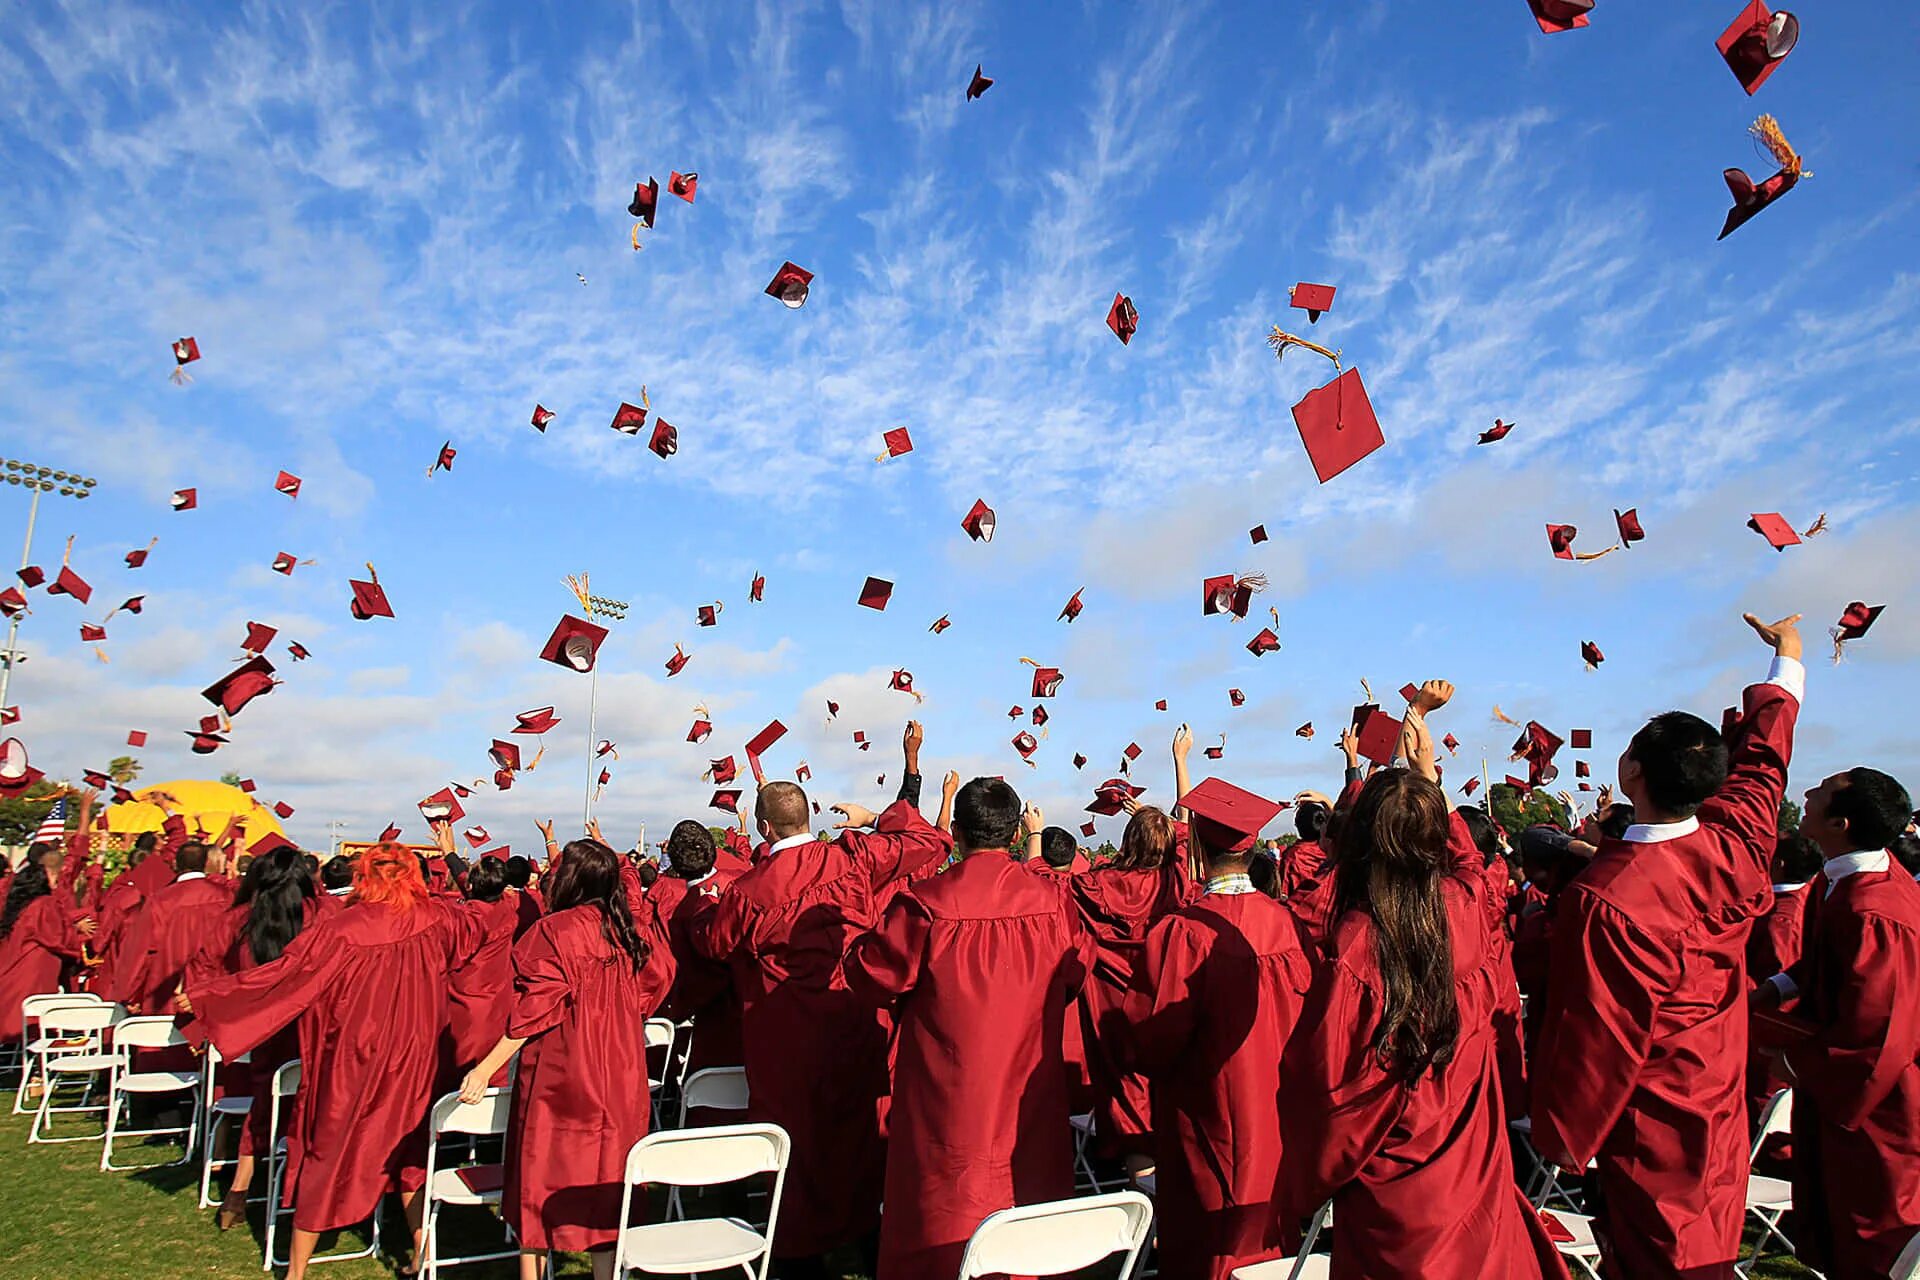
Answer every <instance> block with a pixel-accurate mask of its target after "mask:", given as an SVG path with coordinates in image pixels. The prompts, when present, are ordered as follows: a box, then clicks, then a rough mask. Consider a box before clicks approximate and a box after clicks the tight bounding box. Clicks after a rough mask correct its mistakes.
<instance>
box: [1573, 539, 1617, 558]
mask: <svg viewBox="0 0 1920 1280" xmlns="http://www.w3.org/2000/svg"><path fill="white" fill-rule="evenodd" d="M1619 549H1620V544H1619V543H1617V542H1616V543H1614V544H1613V545H1612V546H1610V547H1608V548H1607V549H1606V550H1605V551H1576V552H1574V555H1573V558H1574V559H1575V560H1598V559H1599V558H1600V557H1601V556H1610V555H1612V554H1613V553H1614V552H1616V551H1618V550H1619Z"/></svg>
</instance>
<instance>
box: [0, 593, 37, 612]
mask: <svg viewBox="0 0 1920 1280" xmlns="http://www.w3.org/2000/svg"><path fill="white" fill-rule="evenodd" d="M28 612H31V611H30V610H29V609H28V608H27V597H26V596H25V594H23V593H22V592H21V590H20V588H18V587H8V588H7V589H6V590H5V591H0V614H5V615H6V616H7V617H9V618H11V617H13V616H14V615H15V614H16V613H28Z"/></svg>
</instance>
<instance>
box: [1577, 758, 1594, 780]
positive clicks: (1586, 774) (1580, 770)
mask: <svg viewBox="0 0 1920 1280" xmlns="http://www.w3.org/2000/svg"><path fill="white" fill-rule="evenodd" d="M1573 776H1574V777H1576V778H1591V777H1592V776H1593V766H1592V765H1590V764H1588V763H1587V762H1586V761H1585V760H1575V761H1574V762H1573Z"/></svg>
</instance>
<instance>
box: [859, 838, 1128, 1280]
mask: <svg viewBox="0 0 1920 1280" xmlns="http://www.w3.org/2000/svg"><path fill="white" fill-rule="evenodd" d="M1093 949H1094V947H1093V939H1092V937H1091V936H1090V935H1089V934H1088V933H1087V932H1086V931H1085V929H1084V928H1083V927H1082V926H1081V924H1080V922H1079V918H1078V915H1077V913H1076V912H1075V911H1074V909H1073V907H1072V906H1071V904H1069V903H1068V902H1067V901H1066V900H1065V898H1064V897H1062V895H1061V894H1060V893H1059V892H1058V891H1057V890H1056V889H1054V888H1053V887H1052V886H1051V885H1048V884H1047V883H1045V882H1044V881H1042V880H1039V879H1037V878H1035V877H1034V876H1033V875H1032V874H1030V873H1029V872H1028V871H1026V870H1025V869H1024V868H1023V867H1021V866H1020V865H1019V864H1017V863H1015V862H1014V861H1012V860H1011V859H1010V858H1008V857H1006V856H1005V855H1003V854H998V853H993V852H985V853H978V854H974V855H972V856H970V857H968V858H966V859H964V860H962V861H961V862H960V864H959V865H958V866H955V867H952V868H950V869H949V870H947V871H945V872H942V873H941V874H940V875H938V876H935V877H932V878H931V879H927V880H921V881H917V882H915V883H913V884H911V885H908V886H906V887H905V888H903V889H902V890H901V892H900V893H899V894H897V895H896V896H895V897H894V899H893V901H892V902H891V903H890V904H889V905H888V907H887V910H886V915H885V916H884V918H883V919H882V920H881V922H880V924H879V926H878V927H877V928H875V929H874V930H873V931H872V932H870V933H868V934H865V935H864V936H862V937H861V938H860V939H858V940H857V941H856V942H855V943H854V945H853V948H852V950H851V951H850V952H848V954H847V958H846V962H845V966H844V972H845V976H846V982H847V986H848V987H849V988H850V989H851V990H852V991H853V993H854V994H855V995H856V996H858V997H860V998H861V999H863V1000H866V1001H869V1002H871V1003H873V1004H877V1005H881V1006H883V1007H890V1008H891V1010H892V1013H893V1019H894V1025H895V1027H896V1028H897V1034H898V1055H897V1060H896V1064H895V1067H894V1076H893V1108H892V1111H891V1116H892V1126H893V1128H892V1132H891V1133H890V1134H889V1135H888V1142H887V1166H886V1167H887V1173H886V1206H887V1211H886V1214H885V1216H884V1218H883V1219H882V1220H881V1224H880V1265H879V1274H880V1275H883V1276H944V1275H954V1274H957V1273H958V1271H959V1268H960V1256H961V1254H962V1253H964V1252H965V1250H966V1244H967V1239H968V1237H969V1236H971V1235H972V1234H973V1231H974V1228H976V1227H978V1226H979V1225H980V1221H981V1219H982V1218H985V1217H986V1216H987V1215H988V1214H990V1213H993V1212H995V1211H997V1210H1000V1209H1005V1208H1009V1207H1011V1206H1013V1205H1016V1204H1035V1203H1038V1202H1041V1201H1045V1200H1058V1199H1062V1198H1064V1197H1066V1196H1068V1195H1071V1194H1072V1192H1073V1141H1072V1130H1071V1129H1070V1128H1069V1126H1068V1124H1067V1116H1068V1111H1067V1089H1066V1071H1065V1066H1064V1064H1063V1062H1062V1061H1061V1056H1060V1044H1061V1040H1060V1027H1061V1026H1062V1024H1063V1023H1064V1022H1065V1020H1066V1013H1067V1005H1068V1002H1069V1001H1070V1000H1071V999H1072V997H1073V993H1074V992H1075V991H1076V990H1078V989H1079V987H1080V984H1081V983H1082V982H1083V981H1084V979H1085V976H1086V972H1087V968H1088V966H1090V965H1091V963H1092V960H1093Z"/></svg>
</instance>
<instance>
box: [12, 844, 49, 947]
mask: <svg viewBox="0 0 1920 1280" xmlns="http://www.w3.org/2000/svg"><path fill="white" fill-rule="evenodd" d="M52 892H53V886H52V885H51V884H49V883H48V882H47V869H46V868H45V867H43V866H41V865H40V864H39V863H37V862H23V863H21V864H20V869H19V870H18V871H16V872H14V873H13V879H12V880H11V881H9V882H8V884H7V904H6V906H5V907H0V938H4V937H6V936H7V935H8V934H10V933H12V932H13V924H14V921H16V920H18V919H19V918H20V913H21V912H22V911H25V910H26V909H27V904H28V903H30V902H32V901H33V900H34V899H35V898H44V897H46V896H47V895H48V894H50V893H52Z"/></svg>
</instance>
